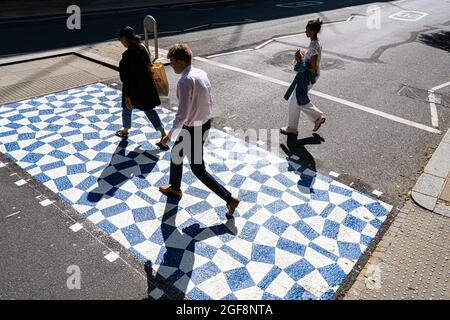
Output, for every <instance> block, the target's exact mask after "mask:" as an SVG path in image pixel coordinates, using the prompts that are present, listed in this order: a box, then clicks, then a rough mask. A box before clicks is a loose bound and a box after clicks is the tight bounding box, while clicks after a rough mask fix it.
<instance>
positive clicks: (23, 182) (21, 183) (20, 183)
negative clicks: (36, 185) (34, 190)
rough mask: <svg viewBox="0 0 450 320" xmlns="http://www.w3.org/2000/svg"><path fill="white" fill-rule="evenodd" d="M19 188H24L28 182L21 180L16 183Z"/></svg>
mask: <svg viewBox="0 0 450 320" xmlns="http://www.w3.org/2000/svg"><path fill="white" fill-rule="evenodd" d="M14 184H16V185H17V186H19V187H20V186H23V185H24V184H27V182H26V181H25V180H23V179H20V180H19V181H16V182H14Z"/></svg>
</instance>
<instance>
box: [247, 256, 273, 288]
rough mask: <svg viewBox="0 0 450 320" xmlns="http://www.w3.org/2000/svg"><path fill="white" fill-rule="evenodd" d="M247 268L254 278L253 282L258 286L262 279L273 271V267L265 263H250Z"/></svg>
mask: <svg viewBox="0 0 450 320" xmlns="http://www.w3.org/2000/svg"><path fill="white" fill-rule="evenodd" d="M246 268H247V270H248V273H249V274H250V276H251V277H252V279H253V282H254V283H255V284H258V283H260V282H261V280H262V279H264V277H265V276H266V275H267V274H268V273H269V271H270V270H272V268H273V265H272V264H268V263H264V262H257V261H250V262H249V263H248V264H247V266H246Z"/></svg>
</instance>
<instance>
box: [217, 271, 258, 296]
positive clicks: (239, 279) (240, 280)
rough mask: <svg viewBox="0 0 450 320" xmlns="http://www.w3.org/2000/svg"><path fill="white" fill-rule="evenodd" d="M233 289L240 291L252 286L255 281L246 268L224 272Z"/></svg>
mask: <svg viewBox="0 0 450 320" xmlns="http://www.w3.org/2000/svg"><path fill="white" fill-rule="evenodd" d="M224 275H225V277H226V279H227V281H228V285H229V286H230V288H231V290H233V291H238V290H242V289H245V288H248V287H252V286H254V285H255V283H254V282H253V280H252V277H251V276H250V274H249V273H248V270H247V269H246V268H238V269H234V270H230V271H226V272H224Z"/></svg>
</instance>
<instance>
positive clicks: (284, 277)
mask: <svg viewBox="0 0 450 320" xmlns="http://www.w3.org/2000/svg"><path fill="white" fill-rule="evenodd" d="M294 284H295V281H294V280H292V278H291V277H289V275H288V274H287V273H286V272H284V271H281V272H280V273H279V274H278V275H277V277H276V278H275V280H273V281H272V282H271V283H270V285H269V286H268V287H267V289H266V292H268V293H270V294H273V295H275V296H277V297H280V298H283V297H284V296H285V295H286V294H287V293H288V292H289V290H290V289H291V288H292V286H293V285H294Z"/></svg>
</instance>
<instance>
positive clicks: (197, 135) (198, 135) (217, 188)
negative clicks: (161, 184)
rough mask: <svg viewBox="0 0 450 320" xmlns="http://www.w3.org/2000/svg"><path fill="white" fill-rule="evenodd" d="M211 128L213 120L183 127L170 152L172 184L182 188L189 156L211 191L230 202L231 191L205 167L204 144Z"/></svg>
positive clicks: (193, 169)
mask: <svg viewBox="0 0 450 320" xmlns="http://www.w3.org/2000/svg"><path fill="white" fill-rule="evenodd" d="M210 128H211V120H209V121H208V122H206V123H205V124H204V125H203V126H201V127H187V126H184V127H183V130H182V131H181V132H180V135H179V136H178V138H177V141H176V142H175V144H174V145H173V147H172V150H171V154H170V185H171V186H172V187H173V188H174V189H175V190H180V187H181V179H182V177H183V159H184V157H186V156H187V157H188V160H189V165H190V166H191V170H192V173H193V174H194V175H195V176H196V177H197V178H198V179H199V180H200V181H201V182H203V184H204V185H206V186H207V187H208V188H209V189H210V190H211V191H213V192H214V193H215V194H217V195H218V196H219V197H221V198H222V199H223V200H225V201H226V202H227V203H229V202H230V201H231V193H230V192H229V191H228V190H227V189H225V188H224V187H223V186H222V185H221V184H219V183H218V182H217V181H216V179H214V177H213V176H211V175H210V174H209V173H208V172H207V171H206V169H205V163H204V161H203V144H204V143H205V140H206V136H207V135H205V132H207V131H208V130H209V129H210ZM180 160H181V161H180Z"/></svg>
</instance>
